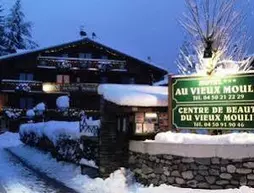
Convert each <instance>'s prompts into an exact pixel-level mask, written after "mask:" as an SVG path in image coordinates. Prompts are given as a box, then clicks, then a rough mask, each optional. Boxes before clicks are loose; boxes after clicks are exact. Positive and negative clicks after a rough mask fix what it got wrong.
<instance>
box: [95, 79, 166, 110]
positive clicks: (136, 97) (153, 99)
mask: <svg viewBox="0 0 254 193" xmlns="http://www.w3.org/2000/svg"><path fill="white" fill-rule="evenodd" d="M98 93H99V94H100V95H103V97H104V98H105V99H106V100H108V101H110V102H113V103H115V104H117V105H122V106H141V107H153V106H167V105H168V87H162V86H147V85H116V84H101V85H100V86H99V87H98Z"/></svg>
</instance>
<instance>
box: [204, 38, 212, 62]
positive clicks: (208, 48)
mask: <svg viewBox="0 0 254 193" xmlns="http://www.w3.org/2000/svg"><path fill="white" fill-rule="evenodd" d="M212 43H213V42H212V41H211V40H210V38H208V39H207V40H206V47H205V51H204V57H203V58H212V57H213V50H212Z"/></svg>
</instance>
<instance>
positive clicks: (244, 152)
mask: <svg viewBox="0 0 254 193" xmlns="http://www.w3.org/2000/svg"><path fill="white" fill-rule="evenodd" d="M253 149H254V145H253V144H249V145H243V144H238V145H225V144H224V145H207V144H196V145H194V144H192V145H189V144H169V143H158V142H137V141H131V142H130V152H129V166H130V169H131V170H132V171H133V172H134V173H135V176H136V178H137V180H138V181H139V182H141V183H143V184H147V185H148V184H154V185H160V184H164V183H165V184H168V185H174V186H179V187H189V188H204V189H224V188H239V187H240V186H242V185H248V186H251V187H254V151H253Z"/></svg>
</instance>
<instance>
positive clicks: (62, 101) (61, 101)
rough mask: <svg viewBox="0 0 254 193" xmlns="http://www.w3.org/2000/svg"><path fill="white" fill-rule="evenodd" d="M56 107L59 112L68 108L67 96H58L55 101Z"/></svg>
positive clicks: (68, 100)
mask: <svg viewBox="0 0 254 193" xmlns="http://www.w3.org/2000/svg"><path fill="white" fill-rule="evenodd" d="M56 106H57V108H58V109H59V110H60V111H65V110H67V109H68V108H69V107H70V98H69V97H68V96H60V97H58V98H57V99H56Z"/></svg>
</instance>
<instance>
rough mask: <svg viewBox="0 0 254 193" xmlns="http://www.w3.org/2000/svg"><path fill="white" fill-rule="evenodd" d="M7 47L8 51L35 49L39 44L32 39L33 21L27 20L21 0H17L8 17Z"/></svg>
mask: <svg viewBox="0 0 254 193" xmlns="http://www.w3.org/2000/svg"><path fill="white" fill-rule="evenodd" d="M6 36H7V38H6V48H7V52H8V53H15V52H17V50H18V49H33V48H35V47H37V44H36V43H35V42H34V41H33V40H32V35H31V23H30V22H26V21H25V14H24V13H23V11H22V7H21V0H17V1H16V3H15V4H14V5H13V7H12V8H11V10H10V13H9V15H8V16H7V18H6Z"/></svg>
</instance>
